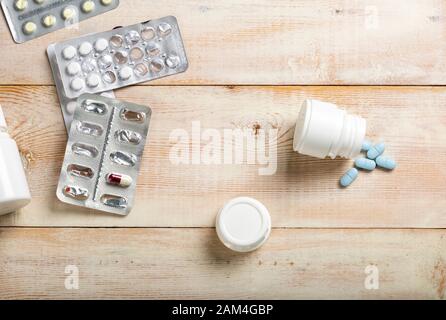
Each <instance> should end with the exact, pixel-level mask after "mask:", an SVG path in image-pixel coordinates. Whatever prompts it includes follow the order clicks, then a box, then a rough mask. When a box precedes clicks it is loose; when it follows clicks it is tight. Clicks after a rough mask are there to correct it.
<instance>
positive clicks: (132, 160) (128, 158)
mask: <svg viewBox="0 0 446 320" xmlns="http://www.w3.org/2000/svg"><path fill="white" fill-rule="evenodd" d="M136 159H137V158H136V155H134V154H133V153H128V152H123V151H115V152H112V153H110V160H111V161H113V162H114V163H116V164H119V165H122V166H126V167H133V166H134V165H135V164H136Z"/></svg>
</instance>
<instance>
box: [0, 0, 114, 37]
mask: <svg viewBox="0 0 446 320" xmlns="http://www.w3.org/2000/svg"><path fill="white" fill-rule="evenodd" d="M118 5H119V0H1V6H2V9H3V12H4V14H5V17H6V21H7V22H8V26H9V29H10V31H11V34H12V37H13V38H14V41H15V42H17V43H23V42H26V41H28V40H32V39H35V38H37V37H40V36H43V35H45V34H47V33H50V32H53V31H56V30H58V29H62V28H65V27H68V26H71V25H73V24H76V23H78V22H80V21H82V20H85V19H88V18H91V17H94V16H97V15H99V14H101V13H104V12H107V11H110V10H113V9H115V8H116V7H118Z"/></svg>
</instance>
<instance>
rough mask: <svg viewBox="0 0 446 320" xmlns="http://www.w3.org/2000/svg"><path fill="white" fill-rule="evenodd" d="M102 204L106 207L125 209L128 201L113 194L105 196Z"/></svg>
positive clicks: (102, 198)
mask: <svg viewBox="0 0 446 320" xmlns="http://www.w3.org/2000/svg"><path fill="white" fill-rule="evenodd" d="M101 202H102V203H103V204H105V205H106V206H109V207H113V208H119V209H125V208H126V207H127V199H126V198H124V197H120V196H114V195H111V194H104V195H102V197H101Z"/></svg>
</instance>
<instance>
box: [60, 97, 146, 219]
mask: <svg viewBox="0 0 446 320" xmlns="http://www.w3.org/2000/svg"><path fill="white" fill-rule="evenodd" d="M150 116H151V109H150V108H149V107H146V106H142V105H138V104H133V103H129V102H124V101H119V100H116V99H111V98H106V97H103V96H98V95H94V94H83V95H81V96H80V97H79V99H78V100H77V107H76V110H75V112H74V118H73V122H72V124H71V129H70V133H69V139H68V142H67V147H66V150H65V158H64V162H63V165H62V169H61V174H60V178H59V183H58V187H57V197H58V198H59V199H60V200H61V201H63V202H66V203H70V204H73V205H77V206H84V207H88V208H92V209H96V210H101V211H106V212H111V213H115V214H119V215H127V214H128V213H129V212H130V210H131V208H132V205H133V200H134V194H135V188H136V182H137V177H138V172H139V168H140V165H141V158H142V154H143V151H144V146H145V143H146V139H147V132H148V130H149V122H150Z"/></svg>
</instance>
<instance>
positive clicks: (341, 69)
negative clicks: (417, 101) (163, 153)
mask: <svg viewBox="0 0 446 320" xmlns="http://www.w3.org/2000/svg"><path fill="white" fill-rule="evenodd" d="M167 15H175V16H176V17H177V18H178V20H179V23H180V27H181V31H182V35H183V38H184V42H185V45H186V50H187V53H188V57H189V60H190V68H189V70H188V71H187V72H186V73H184V74H182V75H178V76H175V77H169V78H165V79H163V80H159V81H154V82H149V83H146V84H148V85H149V84H188V85H191V84H404V85H407V84H424V85H433V84H446V60H445V59H444V57H445V56H446V32H445V29H446V3H445V2H444V1H442V0H424V1H418V0H393V1H388V0H376V1H373V2H372V3H371V2H370V1H365V0H360V1H345V0H304V1H293V0H277V1H273V2H272V1H270V0H245V1H238V0H229V1H218V0H209V1H198V0H192V1H183V0H168V1H162V5H161V4H160V5H154V4H152V3H150V2H148V1H146V0H132V1H130V0H122V1H121V4H120V6H119V8H118V9H116V10H113V11H111V12H108V13H106V14H103V15H100V16H97V17H95V18H92V19H89V20H86V21H84V22H82V23H81V24H80V25H79V26H78V28H73V29H65V30H60V31H57V32H53V33H50V34H48V35H46V36H44V37H41V38H39V39H36V40H33V41H29V42H27V43H25V44H21V45H17V44H15V43H14V42H13V41H12V38H11V36H10V34H9V33H8V32H7V26H6V23H5V21H4V18H3V17H1V18H0V30H2V32H1V33H0V46H1V49H2V62H1V63H0V74H1V75H2V77H1V79H0V84H52V82H53V81H52V78H51V75H50V68H49V65H48V62H47V58H46V54H45V50H46V48H47V46H48V45H49V44H50V43H53V42H59V41H62V40H66V39H69V38H73V37H77V36H80V35H83V34H86V33H92V32H93V33H95V32H101V31H106V30H110V29H111V28H113V27H115V26H119V25H130V24H134V23H137V22H140V21H145V20H148V19H154V18H160V17H163V16H167ZM30 66H32V68H31V67H30Z"/></svg>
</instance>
